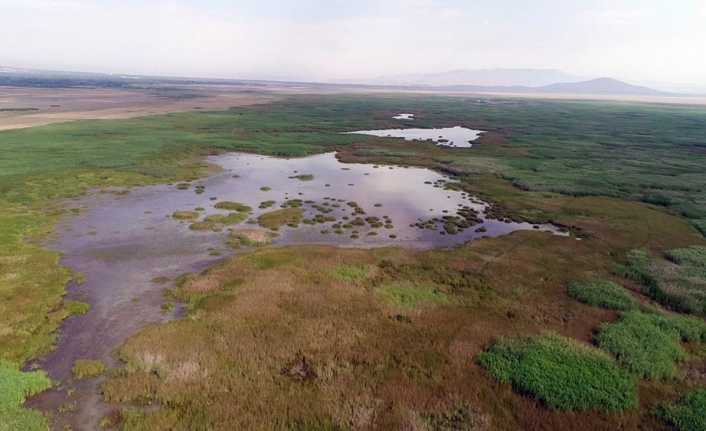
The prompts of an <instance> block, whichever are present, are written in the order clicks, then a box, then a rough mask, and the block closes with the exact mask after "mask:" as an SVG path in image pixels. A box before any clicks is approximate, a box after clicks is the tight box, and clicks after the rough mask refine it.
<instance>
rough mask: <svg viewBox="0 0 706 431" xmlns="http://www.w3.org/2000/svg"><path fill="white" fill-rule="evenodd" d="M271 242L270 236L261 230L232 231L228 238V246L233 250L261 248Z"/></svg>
mask: <svg viewBox="0 0 706 431" xmlns="http://www.w3.org/2000/svg"><path fill="white" fill-rule="evenodd" d="M271 242H272V234H271V233H270V232H264V231H262V230H255V229H239V230H236V231H232V232H231V233H230V236H229V238H228V245H230V246H231V247H233V248H236V249H237V248H240V247H262V246H264V245H267V244H270V243H271Z"/></svg>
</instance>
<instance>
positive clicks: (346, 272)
mask: <svg viewBox="0 0 706 431" xmlns="http://www.w3.org/2000/svg"><path fill="white" fill-rule="evenodd" d="M370 272H371V271H370V267H369V266H367V265H348V264H340V265H336V267H335V268H333V269H332V270H331V271H330V274H331V275H332V276H333V277H334V278H336V279H338V280H341V281H348V282H351V283H358V282H361V281H364V280H365V279H367V278H368V277H369V276H370Z"/></svg>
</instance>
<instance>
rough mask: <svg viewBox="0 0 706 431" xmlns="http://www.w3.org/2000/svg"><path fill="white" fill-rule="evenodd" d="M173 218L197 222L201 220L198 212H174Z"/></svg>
mask: <svg viewBox="0 0 706 431" xmlns="http://www.w3.org/2000/svg"><path fill="white" fill-rule="evenodd" d="M172 218H174V219H176V220H196V219H197V218H199V213H198V212H197V211H174V212H173V213H172Z"/></svg>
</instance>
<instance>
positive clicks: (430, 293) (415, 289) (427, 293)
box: [377, 281, 449, 308]
mask: <svg viewBox="0 0 706 431" xmlns="http://www.w3.org/2000/svg"><path fill="white" fill-rule="evenodd" d="M377 292H378V294H379V295H380V296H381V297H383V298H384V299H385V300H386V301H388V302H390V303H391V304H394V305H398V306H400V307H410V308H414V307H418V306H420V305H424V304H446V303H448V302H449V297H448V295H446V293H444V292H443V291H442V290H441V289H439V287H438V286H434V285H431V284H425V283H415V282H410V281H392V282H389V283H386V284H383V285H382V286H380V287H378V288H377Z"/></svg>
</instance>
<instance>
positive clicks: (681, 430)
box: [657, 389, 706, 431]
mask: <svg viewBox="0 0 706 431" xmlns="http://www.w3.org/2000/svg"><path fill="white" fill-rule="evenodd" d="M705 413H706V389H699V390H696V391H694V392H691V393H689V394H687V395H685V396H684V397H682V398H681V399H680V400H679V401H678V402H676V403H673V404H668V405H664V406H662V407H660V408H659V409H658V410H657V415H658V416H660V417H661V418H662V419H664V420H665V421H666V422H667V423H668V424H669V425H671V426H673V427H674V429H676V430H677V431H703V430H705V429H706V414H705Z"/></svg>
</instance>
